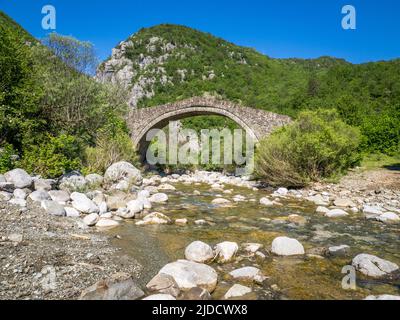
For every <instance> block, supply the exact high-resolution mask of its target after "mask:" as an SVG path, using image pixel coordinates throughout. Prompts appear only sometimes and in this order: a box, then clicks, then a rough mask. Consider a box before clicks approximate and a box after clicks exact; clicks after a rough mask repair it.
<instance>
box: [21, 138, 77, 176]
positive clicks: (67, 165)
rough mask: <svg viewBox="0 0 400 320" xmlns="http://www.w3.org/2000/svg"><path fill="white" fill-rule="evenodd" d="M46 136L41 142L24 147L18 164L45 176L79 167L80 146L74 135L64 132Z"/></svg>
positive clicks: (57, 174) (58, 174) (60, 173)
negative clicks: (58, 134)
mask: <svg viewBox="0 0 400 320" xmlns="http://www.w3.org/2000/svg"><path fill="white" fill-rule="evenodd" d="M47 137H48V139H46V141H43V142H42V143H41V144H38V145H35V146H30V147H26V148H25V150H24V154H23V157H22V159H21V161H20V162H19V163H18V166H20V167H22V168H24V169H25V170H26V171H28V172H30V173H33V174H39V175H41V176H42V177H45V178H55V177H59V176H61V175H62V174H64V173H66V172H69V171H72V170H79V169H80V168H81V166H82V164H81V160H80V158H79V156H80V154H81V146H80V143H79V142H78V140H77V139H76V138H75V137H73V136H69V135H65V134H62V135H60V136H58V137H54V136H50V135H49V136H47Z"/></svg>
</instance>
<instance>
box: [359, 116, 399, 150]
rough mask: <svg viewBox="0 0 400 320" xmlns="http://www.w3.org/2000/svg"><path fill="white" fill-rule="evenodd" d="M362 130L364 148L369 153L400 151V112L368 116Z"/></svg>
mask: <svg viewBox="0 0 400 320" xmlns="http://www.w3.org/2000/svg"><path fill="white" fill-rule="evenodd" d="M361 130H362V132H363V133H364V136H365V138H364V139H363V142H362V149H363V150H365V151H366V152H369V153H384V154H387V155H394V154H396V153H397V154H398V153H399V152H400V112H399V113H398V114H397V115H396V114H382V115H379V116H375V117H366V118H365V120H364V122H363V124H362V125H361Z"/></svg>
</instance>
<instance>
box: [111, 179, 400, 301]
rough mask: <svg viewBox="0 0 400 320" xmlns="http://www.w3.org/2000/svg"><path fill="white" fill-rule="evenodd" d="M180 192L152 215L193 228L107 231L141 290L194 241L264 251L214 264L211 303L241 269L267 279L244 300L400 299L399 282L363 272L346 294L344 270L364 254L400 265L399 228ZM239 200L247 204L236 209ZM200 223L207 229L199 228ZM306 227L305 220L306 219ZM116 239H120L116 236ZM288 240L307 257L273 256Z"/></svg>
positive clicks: (250, 196)
mask: <svg viewBox="0 0 400 320" xmlns="http://www.w3.org/2000/svg"><path fill="white" fill-rule="evenodd" d="M174 186H175V187H176V190H174V191H166V193H167V194H168V196H169V201H168V203H166V204H157V205H154V206H153V208H152V210H151V212H154V211H158V212H161V213H163V214H165V215H167V216H168V217H170V218H171V219H173V220H175V219H180V218H187V219H188V224H187V225H185V226H179V225H175V224H172V225H150V226H137V225H135V222H136V221H135V220H131V221H128V220H126V221H125V222H124V223H123V224H121V225H120V226H119V227H118V228H115V229H112V230H110V231H108V234H109V235H111V236H113V238H114V240H113V245H114V246H116V247H117V248H119V249H121V253H122V254H126V255H128V256H131V257H133V258H134V259H136V260H137V261H138V262H139V263H140V264H141V265H142V266H143V270H142V273H141V275H140V280H139V281H140V282H141V285H145V284H146V283H147V282H148V281H149V280H150V279H151V278H152V277H153V276H155V275H156V274H157V272H158V271H159V270H160V269H161V268H162V267H163V266H164V265H165V264H167V263H169V262H173V261H175V260H178V259H184V251H185V248H186V246H187V245H189V244H190V243H191V242H192V241H195V240H200V241H204V242H205V243H208V244H210V245H211V246H214V245H215V244H217V243H220V242H223V241H233V242H237V243H238V244H239V246H240V247H242V245H243V244H245V243H259V244H262V245H263V248H262V249H261V250H260V252H261V253H262V254H264V255H265V258H263V257H262V254H261V255H250V254H248V253H246V252H245V251H244V250H242V249H241V250H239V252H238V254H237V256H236V259H235V260H234V261H233V262H230V263H226V264H218V263H211V264H210V265H211V266H212V267H213V268H214V269H215V270H216V271H217V272H218V275H219V281H218V286H217V289H216V290H215V292H214V293H213V294H212V298H213V299H221V298H223V296H224V294H225V293H226V291H227V290H228V289H229V288H230V287H231V286H232V285H233V284H235V283H238V282H237V281H235V280H233V279H231V278H230V277H229V276H228V273H229V272H230V271H232V270H233V269H236V268H239V267H243V266H255V267H257V268H259V269H261V270H262V272H263V273H264V275H265V276H267V277H268V279H267V280H266V281H265V282H264V283H262V284H255V283H243V284H246V285H247V286H250V287H252V290H253V292H252V293H250V294H248V295H246V296H244V297H243V298H244V299H364V298H365V297H366V296H368V295H379V294H393V295H399V293H400V282H399V281H398V280H390V281H382V280H375V279H373V280H371V279H368V278H365V277H363V276H361V275H360V274H359V273H357V289H356V290H345V289H343V288H342V279H343V277H344V276H345V274H342V272H341V271H342V268H343V267H344V266H346V265H350V264H351V260H352V258H353V257H354V256H356V255H357V254H359V253H369V254H373V255H376V256H378V257H380V258H383V259H387V260H389V261H392V262H394V263H396V264H398V265H400V250H399V249H400V241H399V235H400V226H399V224H383V223H380V222H378V221H371V220H366V219H365V218H364V217H363V216H362V214H361V213H358V214H351V215H350V216H349V217H344V218H338V219H332V218H328V217H326V216H323V215H321V214H317V213H315V209H316V207H315V205H314V204H312V203H309V202H306V201H302V200H299V199H294V198H280V199H279V203H280V205H276V206H273V207H265V206H262V205H261V204H260V202H259V200H260V198H262V197H265V196H267V195H269V194H268V193H267V191H264V190H258V191H256V190H253V189H249V188H241V187H234V186H226V188H225V189H229V190H231V193H230V194H226V193H224V192H222V191H221V190H214V189H211V188H210V185H208V184H190V185H188V184H183V183H177V184H174ZM237 195H241V196H243V197H244V199H245V200H244V201H240V202H234V201H233V199H234V197H235V196H237ZM217 197H223V198H225V199H228V200H230V201H232V205H229V206H218V205H213V204H211V202H212V200H213V199H215V198H217ZM293 214H297V215H299V216H301V217H304V218H305V221H300V222H291V221H289V220H288V217H289V215H293ZM197 220H205V221H206V223H205V224H202V225H197V224H195V223H194V222H195V221H197ZM303 220H304V219H303ZM117 236H118V237H117ZM278 236H287V237H290V238H295V239H297V240H299V241H300V242H301V243H302V244H303V246H304V248H305V250H306V255H304V256H295V257H278V256H274V255H272V254H271V253H270V251H269V249H270V246H271V243H272V241H273V239H274V238H276V237H278ZM343 244H344V245H348V246H350V248H351V252H350V253H349V254H348V255H346V256H342V257H331V256H329V257H327V256H324V255H323V254H319V251H321V250H322V249H321V248H327V247H331V246H338V245H343Z"/></svg>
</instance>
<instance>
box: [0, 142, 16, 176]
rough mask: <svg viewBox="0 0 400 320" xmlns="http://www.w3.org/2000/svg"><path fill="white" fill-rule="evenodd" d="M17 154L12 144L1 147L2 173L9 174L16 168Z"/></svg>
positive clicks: (0, 171) (0, 163)
mask: <svg viewBox="0 0 400 320" xmlns="http://www.w3.org/2000/svg"><path fill="white" fill-rule="evenodd" d="M15 154H16V152H15V150H14V148H13V146H12V145H11V144H4V145H3V146H0V173H4V172H7V171H9V170H11V169H12V168H13V167H14V161H15Z"/></svg>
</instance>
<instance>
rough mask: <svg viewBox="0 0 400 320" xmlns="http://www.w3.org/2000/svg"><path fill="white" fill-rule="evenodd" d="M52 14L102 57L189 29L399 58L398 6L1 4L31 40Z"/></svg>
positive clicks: (262, 45) (82, 0)
mask: <svg viewBox="0 0 400 320" xmlns="http://www.w3.org/2000/svg"><path fill="white" fill-rule="evenodd" d="M47 4H51V5H54V6H55V8H56V10H57V30H56V31H57V32H58V33H60V34H65V35H72V36H74V37H76V38H78V39H80V40H88V41H91V42H92V43H93V44H94V45H95V47H96V50H97V53H98V55H99V57H100V58H101V59H104V58H106V57H108V56H109V55H110V52H111V48H113V47H114V46H115V45H116V44H117V43H118V42H120V41H121V40H124V39H126V38H127V37H128V36H129V35H131V34H132V33H134V32H136V31H137V30H139V29H140V28H141V27H149V26H153V25H156V24H160V23H174V24H182V25H186V26H189V27H192V28H195V29H198V30H201V31H206V32H210V33H212V34H214V35H216V36H219V37H222V38H224V39H226V40H228V41H231V42H233V43H236V44H239V45H243V46H248V47H252V48H255V49H256V50H258V51H259V52H262V53H265V54H267V55H269V56H271V57H276V58H287V57H299V58H315V57H319V56H322V55H330V56H335V57H340V58H345V59H346V60H348V61H351V62H353V63H361V62H367V61H376V60H388V59H393V58H398V57H400V1H399V0H346V1H342V0H320V1H319V0H262V1H261V0H247V1H237V0H229V1H227V0H220V1H218V0H214V1H211V0H201V1H190V0H186V1H184V0H152V1H149V0H141V1H137V0H112V1H100V0H97V1H95V0H79V1H78V0H0V10H2V11H5V12H6V13H7V14H8V15H10V16H11V17H12V18H13V19H14V20H16V21H17V22H18V23H20V24H21V25H22V26H23V27H24V28H25V29H27V30H28V31H29V32H30V33H32V34H33V35H34V36H35V37H37V38H41V37H44V36H45V35H46V34H47V33H48V31H45V30H43V29H42V28H41V20H42V17H43V15H42V14H41V9H42V7H43V6H44V5H47ZM346 4H351V5H353V6H354V7H355V8H356V10H357V29H356V30H347V31H345V30H343V29H342V27H341V20H342V17H343V15H342V14H341V9H342V7H343V6H344V5H346Z"/></svg>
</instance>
